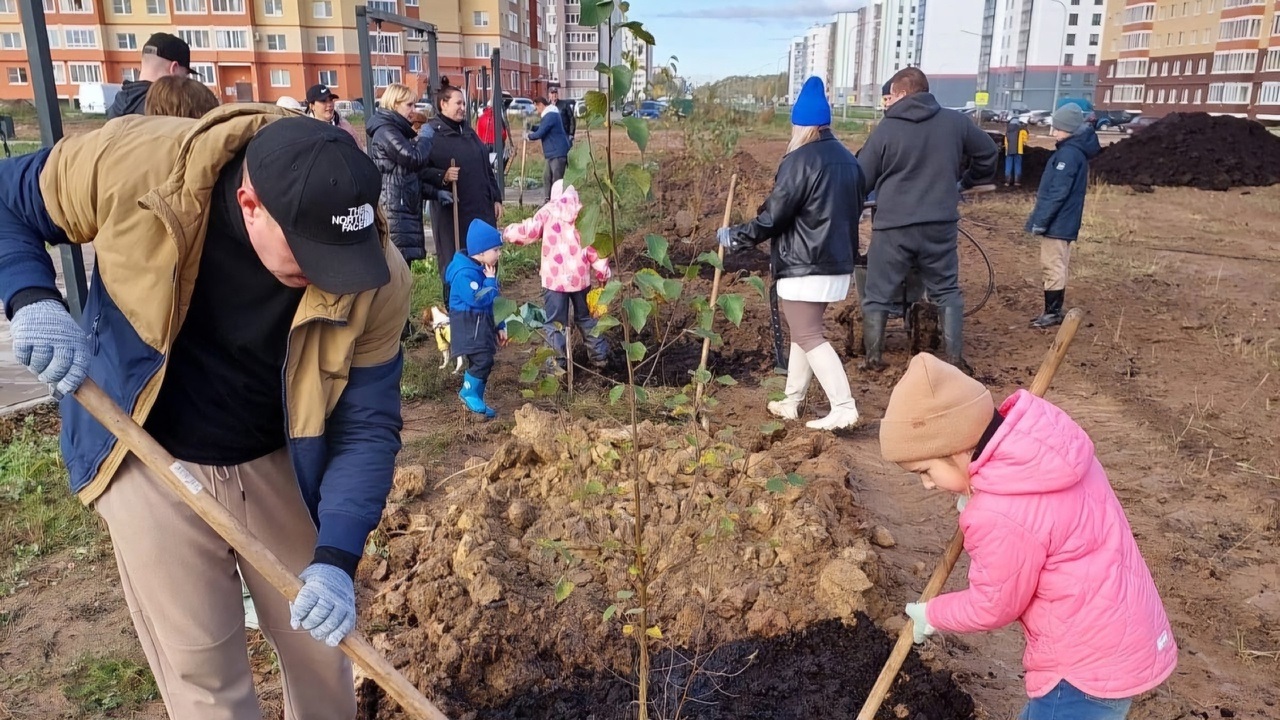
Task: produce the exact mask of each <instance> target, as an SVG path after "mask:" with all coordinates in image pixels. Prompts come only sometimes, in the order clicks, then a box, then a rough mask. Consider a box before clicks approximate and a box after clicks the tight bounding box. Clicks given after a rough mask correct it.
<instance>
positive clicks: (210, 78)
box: [191, 62, 218, 87]
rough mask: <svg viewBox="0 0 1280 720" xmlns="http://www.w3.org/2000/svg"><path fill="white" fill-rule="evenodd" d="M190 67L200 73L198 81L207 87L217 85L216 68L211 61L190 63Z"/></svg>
mask: <svg viewBox="0 0 1280 720" xmlns="http://www.w3.org/2000/svg"><path fill="white" fill-rule="evenodd" d="M191 69H192V70H194V71H195V72H196V73H198V74H199V75H200V82H202V83H204V84H205V85H208V86H209V87H218V74H217V70H216V69H215V68H214V67H213V63H197V62H193V63H191Z"/></svg>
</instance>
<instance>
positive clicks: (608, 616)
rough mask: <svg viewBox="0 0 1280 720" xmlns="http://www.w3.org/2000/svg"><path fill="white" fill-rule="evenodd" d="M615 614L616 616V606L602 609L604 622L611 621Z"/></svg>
mask: <svg viewBox="0 0 1280 720" xmlns="http://www.w3.org/2000/svg"><path fill="white" fill-rule="evenodd" d="M617 614H618V606H617V605H610V606H609V607H607V608H605V609H604V621H605V622H609V621H610V620H612V619H613V616H614V615H617Z"/></svg>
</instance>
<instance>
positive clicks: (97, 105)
mask: <svg viewBox="0 0 1280 720" xmlns="http://www.w3.org/2000/svg"><path fill="white" fill-rule="evenodd" d="M118 92H120V86H119V85H117V84H115V83H85V84H84V85H81V86H80V96H79V97H78V98H77V100H78V101H79V103H80V112H82V113H85V114H86V115H106V114H107V108H109V107H111V103H113V102H115V101H116V93H118Z"/></svg>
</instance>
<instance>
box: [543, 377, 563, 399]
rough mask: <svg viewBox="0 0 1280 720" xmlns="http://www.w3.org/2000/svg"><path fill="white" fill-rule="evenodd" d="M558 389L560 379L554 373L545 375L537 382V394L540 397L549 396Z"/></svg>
mask: <svg viewBox="0 0 1280 720" xmlns="http://www.w3.org/2000/svg"><path fill="white" fill-rule="evenodd" d="M559 390H560V379H559V378H557V377H556V376H555V375H547V376H546V377H544V378H542V380H541V381H540V382H539V383H538V394H539V395H541V396H542V397H550V396H552V395H555V394H556V392H557V391H559Z"/></svg>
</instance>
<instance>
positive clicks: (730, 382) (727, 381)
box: [716, 375, 738, 387]
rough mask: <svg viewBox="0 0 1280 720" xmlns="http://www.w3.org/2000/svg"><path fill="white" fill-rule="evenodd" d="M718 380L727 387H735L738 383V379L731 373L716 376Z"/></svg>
mask: <svg viewBox="0 0 1280 720" xmlns="http://www.w3.org/2000/svg"><path fill="white" fill-rule="evenodd" d="M716 382H718V383H720V384H721V385H723V386H725V387H733V386H734V385H737V384H738V381H737V380H734V379H733V378H732V377H731V376H729V375H721V376H720V377H718V378H716Z"/></svg>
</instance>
